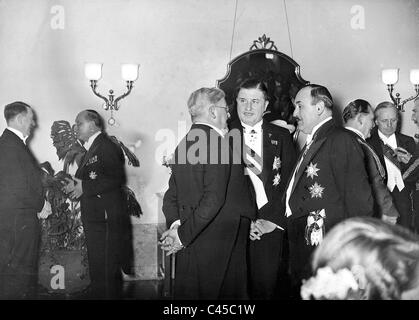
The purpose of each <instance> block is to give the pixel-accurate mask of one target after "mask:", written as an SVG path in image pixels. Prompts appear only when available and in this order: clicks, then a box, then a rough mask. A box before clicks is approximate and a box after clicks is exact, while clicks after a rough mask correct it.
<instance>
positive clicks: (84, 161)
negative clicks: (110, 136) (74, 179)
mask: <svg viewBox="0 0 419 320" xmlns="http://www.w3.org/2000/svg"><path fill="white" fill-rule="evenodd" d="M102 137H103V133H101V134H100V135H98V136H97V137H96V139H95V141H93V143H92V145H91V146H90V148H89V150H88V151H87V152H86V153H85V154H84V156H83V159H82V161H81V163H80V166H79V168H83V167H84V166H85V165H86V164H87V162H88V161H89V159H90V156H91V155H93V154H94V153H95V152H96V149H97V148H98V146H99V144H100V140H101V139H102Z"/></svg>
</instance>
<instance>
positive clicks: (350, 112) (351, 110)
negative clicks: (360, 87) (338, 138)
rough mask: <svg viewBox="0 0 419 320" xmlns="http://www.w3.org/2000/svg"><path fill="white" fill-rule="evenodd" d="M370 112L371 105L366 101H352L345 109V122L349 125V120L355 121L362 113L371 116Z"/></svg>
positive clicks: (343, 113)
mask: <svg viewBox="0 0 419 320" xmlns="http://www.w3.org/2000/svg"><path fill="white" fill-rule="evenodd" d="M370 110H372V108H371V105H370V104H369V102H368V101H366V100H362V99H356V100H354V101H351V102H349V104H348V105H347V106H346V107H345V109H343V112H342V118H343V122H344V123H347V122H348V120H349V119H354V118H355V117H356V116H357V115H358V114H360V113H364V114H369V113H370Z"/></svg>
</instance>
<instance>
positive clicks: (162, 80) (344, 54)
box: [0, 0, 419, 223]
mask: <svg viewBox="0 0 419 320" xmlns="http://www.w3.org/2000/svg"><path fill="white" fill-rule="evenodd" d="M55 5H59V6H62V8H64V13H65V26H64V29H62V30H61V29H57V30H54V29H52V28H51V21H52V20H54V18H56V17H57V16H56V14H55V13H51V8H52V7H53V6H55ZM285 5H286V7H287V12H288V21H289V31H290V35H291V43H292V56H293V58H294V59H295V60H296V61H297V62H298V63H299V64H300V65H301V74H302V76H303V77H304V78H305V79H306V80H309V81H311V82H313V83H320V84H324V85H326V86H327V87H329V88H330V90H331V92H332V94H333V96H334V97H335V100H336V102H337V105H338V106H340V107H342V106H343V105H344V104H345V103H346V102H347V101H349V100H351V99H355V98H365V99H367V100H369V101H370V102H371V103H372V104H374V105H376V104H377V103H378V102H380V101H383V100H388V99H389V98H388V95H387V92H386V88H385V86H384V85H383V84H382V83H381V79H380V71H381V69H382V68H387V67H393V66H394V67H399V68H401V73H400V81H399V83H398V84H397V86H396V89H397V91H399V92H400V93H401V95H402V97H403V98H404V97H407V96H408V95H410V94H411V93H412V91H413V88H412V86H411V85H410V83H409V79H408V77H409V74H408V71H409V69H410V68H414V67H416V68H419V59H418V49H419V38H418V35H419V23H418V18H419V11H418V10H419V1H417V0H400V1H391V0H373V1H349V0H348V1H344V0H320V1H309V0H293V1H291V0H288V1H286V2H285ZM354 5H361V6H363V8H364V9H365V29H364V30H354V29H352V28H351V18H352V17H353V15H354V14H352V13H351V8H352V6H354ZM235 6H236V1H235V0H212V1H206V0H177V1H169V0H136V1H134V0H131V1H130V0H108V1H104V0H61V1H59V0H37V1H33V0H19V1H16V0H2V1H1V0H0V93H1V94H0V105H1V106H4V105H5V104H7V103H9V102H11V101H14V100H23V101H26V102H28V103H30V104H31V105H32V106H33V107H34V109H35V110H36V111H37V113H38V119H39V128H38V130H37V131H36V134H35V136H34V139H33V141H32V144H31V147H32V149H33V151H34V153H35V155H36V156H37V158H38V160H39V161H41V162H42V161H50V162H51V164H52V165H53V167H54V168H55V169H56V170H59V169H60V168H61V164H60V163H59V162H58V160H57V156H56V154H55V149H54V148H53V146H52V143H51V139H50V138H49V134H50V127H51V124H52V122H53V121H54V120H60V119H66V120H69V121H71V122H72V121H73V120H74V118H75V116H76V114H77V113H78V112H79V111H81V110H82V109H85V108H95V109H97V110H98V111H100V112H101V114H102V115H103V116H104V117H105V118H106V119H107V118H108V117H109V112H108V113H107V112H105V111H103V109H101V101H100V100H99V99H98V98H97V97H95V96H94V95H93V94H92V92H91V91H90V88H89V83H88V81H87V80H86V79H85V78H84V74H83V64H84V62H86V61H97V62H103V63H104V68H103V78H102V80H101V81H100V82H99V90H100V92H102V93H107V91H108V90H109V89H110V88H113V89H114V90H115V91H116V93H117V94H118V93H121V92H122V91H123V90H124V84H123V82H122V80H121V78H120V63H124V62H137V63H140V64H141V67H140V77H139V79H138V81H136V82H135V84H134V85H135V87H134V89H133V92H132V93H131V95H130V96H128V97H127V98H126V99H124V100H122V104H121V110H120V111H118V112H117V113H116V114H115V116H116V119H117V124H116V126H115V127H110V128H108V132H109V133H110V134H112V135H116V136H117V137H118V138H120V139H121V140H122V141H123V142H124V143H126V144H127V145H132V144H134V143H135V142H136V141H138V140H139V139H141V140H142V145H141V146H140V147H139V148H138V149H137V150H136V155H137V157H138V158H139V159H140V161H141V168H131V167H130V168H127V170H128V174H129V185H130V187H132V189H134V191H135V192H136V194H137V197H138V199H139V201H140V203H141V205H142V207H143V209H144V211H145V215H144V216H143V217H142V218H141V220H140V221H139V222H140V223H154V222H162V221H164V219H163V217H162V216H161V213H159V210H158V197H157V196H156V193H158V192H163V191H164V190H165V188H166V187H167V180H168V177H169V174H168V171H167V169H166V168H165V167H163V166H161V164H160V163H159V162H157V161H156V160H155V151H156V148H157V147H158V145H159V144H160V143H159V142H157V141H156V140H155V136H156V133H157V132H158V131H159V130H161V129H163V128H168V129H170V130H172V131H174V132H177V131H178V121H184V123H185V124H186V126H188V125H189V124H190V122H189V118H188V116H187V113H186V100H187V98H188V96H189V94H190V93H191V92H192V91H193V90H195V89H197V88H199V87H202V86H213V85H215V81H216V80H217V79H220V78H222V77H223V76H224V74H225V72H226V65H227V63H228V61H229V60H230V57H231V58H234V57H235V56H237V55H239V54H241V53H242V52H244V51H247V50H248V48H249V47H250V45H251V44H252V42H253V40H256V39H257V38H258V37H260V36H261V35H262V34H264V33H265V34H266V35H267V36H268V37H270V38H271V39H272V40H273V41H275V44H276V45H277V47H278V49H279V50H280V51H282V52H284V53H285V54H288V55H291V45H290V41H289V37H288V30H287V25H286V19H285V12H284V1H279V0H258V1H256V0H238V2H237V15H236V26H235V32H234V37H233V42H231V41H232V31H233V24H234V11H235ZM230 50H231V53H230ZM411 105H412V104H411V103H410V104H408V105H407V109H408V111H407V112H406V113H405V115H404V117H405V118H406V117H407V120H408V121H404V125H403V132H405V133H407V134H413V133H414V128H413V125H412V124H411V123H410V120H409V118H410V113H411V112H410V108H411ZM4 127H5V122H4V121H3V120H1V121H0V129H1V130H3V128H4ZM0 156H1V155H0ZM137 222H138V221H137Z"/></svg>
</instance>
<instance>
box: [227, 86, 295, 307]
mask: <svg viewBox="0 0 419 320" xmlns="http://www.w3.org/2000/svg"><path fill="white" fill-rule="evenodd" d="M267 97H268V92H267V88H266V86H265V84H264V83H263V82H262V81H260V80H257V79H248V80H245V81H244V82H243V83H242V84H241V85H240V87H239V90H238V94H237V99H236V100H237V114H238V117H239V119H238V120H236V121H234V122H232V123H231V128H232V129H236V130H240V133H241V134H242V136H243V143H244V144H243V148H242V157H243V160H244V163H245V164H246V173H247V174H248V175H249V177H250V179H251V181H252V185H253V188H254V191H255V195H256V202H257V207H258V213H257V216H256V220H255V221H253V222H252V223H251V230H250V239H251V240H252V241H251V242H250V247H249V268H250V296H251V298H252V299H269V300H270V299H273V298H278V297H279V296H278V293H279V292H278V291H279V289H280V287H283V286H284V283H278V277H280V271H283V269H284V268H283V257H282V248H283V241H284V233H285V231H284V230H285V227H286V219H285V206H284V202H283V201H282V197H283V195H284V193H285V187H286V182H287V180H288V178H289V175H290V173H291V171H292V168H293V166H294V164H295V160H296V152H295V148H294V145H293V142H292V137H291V135H290V133H289V131H288V130H287V129H285V128H282V127H279V126H276V125H274V124H271V123H269V122H267V121H265V120H263V119H262V117H263V114H264V111H265V110H266V107H267V106H268V103H269V102H268V99H267ZM281 280H282V279H281Z"/></svg>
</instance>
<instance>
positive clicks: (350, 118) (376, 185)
mask: <svg viewBox="0 0 419 320" xmlns="http://www.w3.org/2000/svg"><path fill="white" fill-rule="evenodd" d="M342 117H343V122H344V123H345V128H346V129H348V130H349V131H350V132H351V133H352V134H353V135H354V138H355V139H356V140H357V141H358V142H359V144H360V146H361V147H362V149H363V151H364V155H365V168H366V170H367V173H368V178H369V181H370V184H371V189H372V192H373V195H374V217H376V218H380V219H383V220H384V221H387V222H389V223H392V224H396V221H397V217H398V215H399V213H398V211H397V209H396V207H395V205H394V203H393V198H392V196H391V194H390V192H389V191H388V189H387V186H386V184H385V183H384V181H385V178H386V171H385V169H384V167H383V166H382V165H381V162H380V158H379V157H378V155H377V154H376V153H375V151H374V150H373V149H372V147H371V146H370V145H369V144H368V143H367V142H366V141H365V139H367V138H369V137H370V136H371V130H372V128H373V127H374V125H375V123H374V111H373V110H372V107H371V105H370V104H369V103H368V102H367V101H365V100H362V99H357V100H354V101H351V102H350V103H349V104H348V105H347V106H346V107H345V109H344V110H343V112H342Z"/></svg>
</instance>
